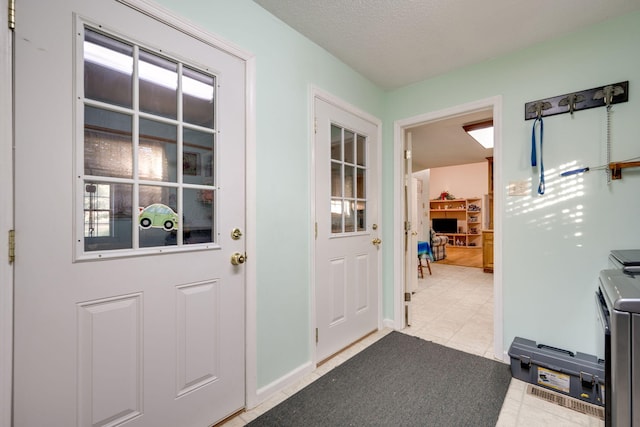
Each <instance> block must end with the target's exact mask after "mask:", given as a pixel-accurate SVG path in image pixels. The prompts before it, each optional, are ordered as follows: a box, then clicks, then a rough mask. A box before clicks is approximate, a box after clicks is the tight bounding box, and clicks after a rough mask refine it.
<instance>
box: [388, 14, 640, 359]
mask: <svg viewBox="0 0 640 427" xmlns="http://www.w3.org/2000/svg"><path fill="white" fill-rule="evenodd" d="M638 46H640V13H635V14H630V15H627V16H625V17H622V18H620V19H616V20H614V21H610V22H606V23H604V24H601V25H597V26H593V27H591V28H588V29H586V30H584V31H580V32H577V33H573V34H571V35H568V36H566V37H563V38H561V39H557V40H555V41H553V42H549V43H543V44H540V45H537V46H535V47H533V48H530V49H526V50H522V51H520V52H517V53H515V54H511V55H508V56H504V57H501V58H498V59H496V60H492V61H488V62H485V63H482V64H478V65H475V66H472V67H468V68H465V69H462V70H458V71H455V72H451V73H448V74H446V75H443V76H439V77H437V78H433V79H430V80H427V81H424V82H421V83H418V84H415V85H412V86H410V87H405V88H402V89H399V90H396V91H394V92H392V93H390V94H389V96H388V99H387V101H386V108H387V111H388V114H386V117H385V119H386V120H385V122H384V141H385V153H384V155H385V159H386V161H385V165H384V180H383V181H384V182H385V184H386V185H385V187H384V193H383V197H384V199H385V200H390V199H391V197H392V195H393V191H394V189H393V188H392V185H391V182H392V173H393V170H392V164H391V161H390V157H391V153H392V143H391V140H392V125H393V121H394V120H397V119H402V118H407V117H412V116H415V115H418V114H421V113H425V112H431V111H438V110H441V109H444V108H447V107H451V106H455V105H460V104H464V103H468V102H471V101H475V100H479V99H484V98H487V97H491V96H495V95H501V96H502V100H503V115H502V123H503V129H502V142H503V150H502V162H501V164H497V165H496V168H499V169H500V171H501V172H502V177H503V184H504V185H507V184H509V183H510V182H513V181H522V180H531V182H532V184H533V185H532V187H533V190H532V193H531V195H530V196H529V197H515V196H508V194H507V191H506V189H505V188H504V187H503V188H496V189H495V194H496V197H499V198H501V200H502V202H503V206H504V210H503V212H502V216H503V233H502V236H501V240H502V243H503V257H502V260H498V261H497V262H500V263H501V264H502V267H503V287H504V292H503V297H504V332H505V334H504V345H505V348H508V346H509V344H510V343H511V341H512V340H513V337H514V336H523V337H526V338H530V339H533V340H536V341H538V342H544V343H546V344H549V345H554V346H559V347H563V348H567V349H570V350H574V351H582V352H587V353H596V342H595V337H596V334H597V329H596V326H595V317H594V313H595V312H594V292H595V290H596V286H597V283H596V282H597V276H598V272H599V270H601V269H603V268H606V267H607V254H608V253H609V251H610V250H611V249H616V248H638V247H640V224H639V223H638V222H637V218H638V217H639V214H640V197H638V194H639V190H640V170H638V169H636V170H632V169H629V170H625V171H624V172H623V179H622V180H620V181H614V182H612V183H611V184H610V185H607V184H606V180H605V175H604V172H601V171H591V172H588V173H586V174H584V175H583V176H582V177H580V178H579V179H576V178H575V177H574V178H561V177H559V173H560V172H563V171H565V170H569V169H571V167H569V166H565V165H567V164H569V163H571V162H575V166H576V167H580V166H597V165H601V164H603V163H605V162H606V158H605V154H604V153H605V149H604V146H605V143H604V141H605V126H606V120H605V114H606V110H605V108H604V107H602V108H595V109H591V110H584V111H579V112H576V113H575V115H574V117H573V118H572V117H571V116H570V115H569V114H562V115H558V116H553V117H548V118H547V119H545V120H544V166H545V170H546V183H547V191H546V193H545V195H544V196H538V195H537V193H536V191H535V189H537V185H538V177H537V172H536V171H534V170H532V168H531V166H530V163H529V162H530V150H531V126H532V121H525V120H524V105H525V103H527V102H529V101H535V100H538V99H542V98H547V97H553V96H557V95H562V94H567V93H571V92H574V91H580V90H585V89H591V88H594V87H599V86H603V85H607V84H611V83H617V82H621V81H626V80H628V81H629V86H630V95H629V102H627V103H624V104H618V105H615V106H614V107H613V114H612V133H611V135H612V150H611V152H612V157H611V158H612V160H623V159H627V158H630V157H634V156H640V135H639V132H640V127H639V123H640V98H639V96H640V54H639V53H638V52H639V51H638ZM389 210H390V209H389ZM385 215H386V217H387V218H388V217H389V212H385ZM389 266H390V261H389V260H387V263H386V264H385V267H386V268H387V271H388V268H389Z"/></svg>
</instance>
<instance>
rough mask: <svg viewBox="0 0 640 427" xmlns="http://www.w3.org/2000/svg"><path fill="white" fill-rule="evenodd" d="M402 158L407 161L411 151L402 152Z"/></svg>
mask: <svg viewBox="0 0 640 427" xmlns="http://www.w3.org/2000/svg"><path fill="white" fill-rule="evenodd" d="M404 158H405V160H409V159H410V158H411V150H404Z"/></svg>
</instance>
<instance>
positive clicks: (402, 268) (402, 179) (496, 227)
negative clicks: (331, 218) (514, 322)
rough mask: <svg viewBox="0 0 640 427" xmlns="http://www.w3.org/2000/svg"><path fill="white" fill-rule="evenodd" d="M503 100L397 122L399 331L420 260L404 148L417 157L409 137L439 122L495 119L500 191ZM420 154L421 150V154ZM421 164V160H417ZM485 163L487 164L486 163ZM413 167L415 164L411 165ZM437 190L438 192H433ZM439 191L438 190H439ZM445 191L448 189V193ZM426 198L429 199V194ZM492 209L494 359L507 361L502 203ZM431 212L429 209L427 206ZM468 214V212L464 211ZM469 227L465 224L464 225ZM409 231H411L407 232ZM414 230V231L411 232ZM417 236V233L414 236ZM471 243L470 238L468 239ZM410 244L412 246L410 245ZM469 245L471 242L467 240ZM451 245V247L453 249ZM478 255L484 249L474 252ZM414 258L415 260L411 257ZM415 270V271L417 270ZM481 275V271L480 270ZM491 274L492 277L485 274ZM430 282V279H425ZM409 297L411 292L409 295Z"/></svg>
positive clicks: (495, 170) (396, 291)
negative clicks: (416, 252) (415, 253)
mask: <svg viewBox="0 0 640 427" xmlns="http://www.w3.org/2000/svg"><path fill="white" fill-rule="evenodd" d="M501 108H502V100H501V97H499V96H497V97H492V98H487V99H483V100H479V101H475V102H471V103H468V104H463V105H459V106H456V107H452V108H448V109H445V110H439V111H434V112H430V113H425V114H422V115H418V116H414V117H410V118H406V119H402V120H398V121H396V122H395V123H394V164H395V169H394V170H395V176H394V188H395V191H394V211H395V212H394V217H395V222H394V227H395V233H394V235H395V240H394V272H395V273H394V313H395V316H394V326H395V327H396V329H404V328H405V327H406V326H407V323H408V322H410V319H411V316H412V313H411V310H412V306H411V302H410V301H407V300H410V299H411V296H410V295H407V290H408V289H409V287H405V286H406V285H407V284H408V283H409V279H411V278H412V277H413V276H414V275H416V274H417V260H415V262H414V263H412V262H407V259H408V257H409V256H410V255H413V252H412V251H411V250H407V247H411V246H410V245H413V243H415V242H411V240H410V238H411V235H412V234H413V233H415V228H413V225H412V224H411V225H408V224H407V222H411V216H410V212H409V211H407V210H406V206H407V202H408V200H407V198H408V197H410V194H411V192H410V191H406V190H405V183H411V181H412V179H411V176H410V175H411V174H410V173H409V174H408V173H407V172H411V167H412V166H411V163H409V161H408V160H406V159H405V157H407V154H406V153H405V147H406V146H407V143H409V144H411V143H412V144H413V148H412V150H411V153H409V157H414V156H415V153H416V145H417V144H418V143H419V142H418V141H417V140H416V138H413V141H411V139H412V135H410V133H411V131H414V130H418V129H419V128H420V127H422V126H428V125H429V124H435V123H438V122H442V121H446V120H451V119H453V118H460V117H464V118H465V120H466V119H468V120H470V121H474V120H477V119H478V117H479V116H478V113H481V115H482V112H485V113H484V114H487V113H486V112H488V113H489V117H492V118H493V123H494V129H495V136H494V141H495V145H494V149H493V158H494V164H495V165H497V166H498V167H494V168H493V188H495V189H499V188H501V176H500V168H499V165H500V158H501V142H502V141H501V117H502V111H501ZM446 144H447V141H439V146H441V147H445V146H446ZM433 151H434V150H431V152H428V153H427V155H431V156H434V157H435V156H439V155H440V154H441V153H436V152H433ZM418 152H419V150H418ZM464 156H465V154H464V153H460V161H459V163H458V164H462V163H465V162H467V160H465V158H464ZM416 160H418V161H419V160H420V159H416ZM485 161H486V160H485ZM412 163H413V162H412ZM434 190H436V189H434ZM437 190H439V189H437ZM445 190H446V189H445ZM425 197H427V198H428V197H429V196H428V194H427V195H426V196H425ZM487 203H489V204H490V205H492V206H493V231H494V236H495V238H494V239H493V240H494V251H493V254H494V260H495V262H494V270H493V354H494V357H495V358H498V359H501V360H505V353H504V348H503V347H504V345H503V317H502V311H503V310H502V300H503V299H502V280H501V272H502V268H501V262H500V260H501V243H500V240H501V239H500V236H501V226H502V221H501V214H500V212H501V200H500V197H499V194H498V197H495V198H494V200H493V203H490V202H487ZM426 209H427V210H428V209H429V207H428V206H426ZM465 210H466V208H465ZM422 215H423V222H424V223H425V228H429V227H430V224H429V222H428V221H427V218H426V217H424V214H422ZM465 225H466V224H465ZM407 228H410V230H407ZM411 229H412V230H411ZM415 234H417V233H415ZM468 238H469V239H470V237H468ZM408 242H411V243H408ZM466 242H467V243H469V242H471V240H467V241H466ZM455 244H456V240H455V239H454V240H453V245H455ZM453 245H452V246H453ZM472 250H476V251H479V250H481V249H477V248H476V249H472ZM411 258H413V257H411ZM413 266H415V267H416V268H415V269H414V268H413ZM480 271H482V270H481V269H480ZM485 274H489V273H485ZM425 277H426V278H427V279H426V280H428V278H429V276H428V275H427V276H425ZM409 294H410V292H409Z"/></svg>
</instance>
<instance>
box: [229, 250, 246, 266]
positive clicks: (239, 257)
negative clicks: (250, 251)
mask: <svg viewBox="0 0 640 427" xmlns="http://www.w3.org/2000/svg"><path fill="white" fill-rule="evenodd" d="M246 260H247V257H245V256H244V255H243V254H241V253H240V252H234V253H233V254H232V255H231V264H233V265H240V264H244V262H245V261H246Z"/></svg>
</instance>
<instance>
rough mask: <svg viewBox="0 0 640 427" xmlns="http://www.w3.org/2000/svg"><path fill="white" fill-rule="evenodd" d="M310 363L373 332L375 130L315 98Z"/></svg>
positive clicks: (363, 120)
mask: <svg viewBox="0 0 640 427" xmlns="http://www.w3.org/2000/svg"><path fill="white" fill-rule="evenodd" d="M314 106H315V118H316V134H315V156H314V158H315V168H316V177H315V184H316V202H315V209H316V212H315V217H316V230H315V251H316V254H315V271H316V276H315V288H316V328H317V330H316V360H317V361H322V360H324V359H326V358H327V357H329V356H331V355H333V354H334V353H336V352H338V351H340V350H341V349H343V348H345V347H347V346H349V345H350V344H352V343H353V342H355V341H357V340H358V339H360V338H362V337H363V336H365V335H367V334H368V333H370V332H372V331H374V330H376V329H377V328H378V318H379V314H378V313H379V307H378V301H379V295H378V293H379V288H378V284H379V280H380V277H379V274H380V273H379V269H378V265H379V258H380V250H381V248H380V244H381V243H382V241H381V240H380V238H379V235H380V229H379V223H378V188H379V186H378V180H379V171H378V160H377V159H378V157H377V156H378V144H377V138H378V127H377V124H375V123H373V122H372V121H370V120H368V119H366V118H363V117H361V116H359V115H357V114H356V113H354V112H352V111H349V110H347V109H345V108H342V106H339V105H336V104H334V103H332V102H329V101H327V100H324V99H321V98H316V99H315V103H314Z"/></svg>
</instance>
